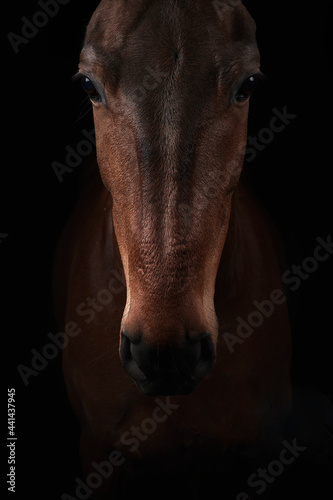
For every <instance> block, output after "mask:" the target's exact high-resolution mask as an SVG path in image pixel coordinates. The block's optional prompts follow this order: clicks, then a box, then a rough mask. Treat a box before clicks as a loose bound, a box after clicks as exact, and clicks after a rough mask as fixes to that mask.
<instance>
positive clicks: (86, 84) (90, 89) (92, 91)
mask: <svg viewBox="0 0 333 500" xmlns="http://www.w3.org/2000/svg"><path fill="white" fill-rule="evenodd" d="M81 85H82V88H83V90H84V91H85V93H86V94H87V95H88V96H89V98H90V99H91V100H92V101H93V102H100V101H101V100H102V99H101V96H100V95H99V93H98V92H97V90H96V88H95V85H94V84H93V82H92V81H91V80H90V78H88V77H87V76H83V78H82V79H81Z"/></svg>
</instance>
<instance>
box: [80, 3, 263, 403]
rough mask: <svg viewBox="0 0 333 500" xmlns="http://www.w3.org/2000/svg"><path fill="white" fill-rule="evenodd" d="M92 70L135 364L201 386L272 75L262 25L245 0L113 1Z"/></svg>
mask: <svg viewBox="0 0 333 500" xmlns="http://www.w3.org/2000/svg"><path fill="white" fill-rule="evenodd" d="M79 74H80V76H81V78H82V85H83V88H84V90H85V91H86V92H87V94H88V95H89V97H90V99H91V101H92V104H93V115H94V123H95V130H96V147H97V160H98V165H99V169H100V173H101V177H102V180H103V182H104V185H105V187H106V188H107V189H108V190H109V191H110V195H111V197H112V216H113V225H114V232H115V236H116V240H117V243H118V246H119V251H120V255H121V259H122V263H123V267H124V272H125V278H126V286H127V299H126V306H125V309H124V313H123V318H122V322H121V331H120V358H121V361H122V364H123V367H124V369H125V370H126V372H127V373H128V374H129V375H130V376H131V377H132V378H133V379H134V380H135V382H136V384H137V386H138V387H139V389H140V390H141V392H142V393H144V394H147V395H155V394H168V395H171V394H188V393H190V392H192V391H193V390H194V388H195V387H196V386H197V384H198V383H199V382H200V381H201V380H202V379H203V378H204V377H205V376H206V375H207V374H208V372H209V371H210V370H211V368H212V366H213V364H214V361H215V356H216V345H217V338H218V324H217V319H216V314H215V309H214V293H215V281H216V276H217V271H218V267H219V263H220V258H221V255H222V250H223V247H224V243H225V239H226V234H227V231H228V224H229V219H230V213H231V200H232V196H233V192H234V190H235V187H236V185H237V182H238V179H239V177H240V173H241V170H242V165H243V160H244V154H245V148H246V137H247V117H248V106H249V97H250V94H251V92H252V91H253V89H254V87H255V85H256V81H257V77H258V75H259V54H258V49H257V45H256V40H255V24H254V22H253V20H252V18H251V17H250V15H249V14H248V12H247V11H246V9H245V8H244V6H243V5H242V4H241V2H240V1H233V2H227V1H226V0H225V1H223V0H219V1H215V2H214V1H213V2H210V1H207V0H196V1H193V0H153V1H152V0H132V1H125V0H103V1H102V2H101V3H100V5H99V6H98V8H97V10H96V11H95V13H94V15H93V17H92V19H91V21H90V23H89V25H88V28H87V33H86V37H85V42H84V47H83V50H82V53H81V58H80V64H79Z"/></svg>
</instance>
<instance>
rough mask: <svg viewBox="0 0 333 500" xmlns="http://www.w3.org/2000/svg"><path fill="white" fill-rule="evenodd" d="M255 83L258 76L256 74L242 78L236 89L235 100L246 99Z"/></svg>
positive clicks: (241, 100)
mask: <svg viewBox="0 0 333 500" xmlns="http://www.w3.org/2000/svg"><path fill="white" fill-rule="evenodd" d="M257 83H258V77H257V76H256V75H252V76H249V77H248V78H246V80H244V82H243V83H242V85H241V86H240V87H239V89H238V90H237V93H236V96H235V100H236V101H238V102H243V101H246V100H247V99H248V98H249V97H250V95H251V94H252V92H253V91H254V89H255V88H256V86H257Z"/></svg>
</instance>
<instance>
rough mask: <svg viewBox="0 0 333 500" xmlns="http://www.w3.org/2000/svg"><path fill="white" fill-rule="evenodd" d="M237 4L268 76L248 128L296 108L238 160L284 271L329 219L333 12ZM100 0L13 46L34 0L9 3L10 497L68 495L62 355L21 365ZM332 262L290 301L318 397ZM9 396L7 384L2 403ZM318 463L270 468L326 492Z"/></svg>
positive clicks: (45, 320) (67, 11) (4, 222)
mask: <svg viewBox="0 0 333 500" xmlns="http://www.w3.org/2000/svg"><path fill="white" fill-rule="evenodd" d="M245 4H246V6H247V8H248V10H249V11H250V13H251V14H252V16H253V17H254V19H255V20H256V22H257V30H258V43H259V49H260V51H261V56H262V71H263V72H264V73H265V74H266V75H267V77H268V79H267V81H266V82H265V83H264V84H263V85H262V86H261V87H260V89H259V90H258V91H257V92H256V93H255V95H254V96H253V99H252V102H251V110H250V116H249V135H252V136H256V135H257V134H258V132H259V131H260V130H261V129H263V128H265V127H268V126H269V122H270V119H271V118H272V116H273V111H272V110H273V109H274V108H277V109H278V110H282V109H283V108H284V107H285V106H286V107H287V110H288V112H289V113H292V114H295V115H297V118H295V119H294V120H292V121H291V123H290V125H288V126H287V127H286V128H285V130H284V131H282V132H280V133H276V134H275V136H274V139H273V140H272V142H271V143H270V144H267V146H266V147H265V149H264V150H263V151H261V152H258V154H257V156H256V159H255V161H253V162H251V163H250V164H248V165H246V166H245V168H246V169H247V172H248V174H249V176H250V178H251V180H252V184H253V188H254V190H255V192H256V194H257V196H258V197H259V198H260V199H261V200H262V202H263V204H264V205H265V206H266V207H267V209H268V211H269V212H270V214H271V215H272V217H273V219H274V220H275V223H276V225H277V227H278V229H279V231H280V234H281V236H282V239H283V242H284V245H285V249H286V258H287V266H288V268H289V267H290V266H292V265H293V264H301V263H302V261H303V260H304V258H305V257H309V256H312V255H313V251H314V248H315V247H316V245H317V243H316V238H317V237H322V238H323V239H324V240H326V239H327V236H328V235H329V234H330V233H332V229H333V228H332V194H331V192H332V189H331V183H332V172H331V171H332V159H331V143H332V98H331V93H332V92H331V87H330V85H331V81H332V79H331V73H332V62H331V60H330V59H329V53H328V47H327V45H326V42H327V40H326V38H327V37H328V24H327V19H328V8H327V6H326V5H325V4H324V3H323V2H320V3H313V2H308V3H304V2H293V3H292V7H291V2H288V1H286V0H283V1H279V2H255V1H247V2H245ZM97 5H98V1H87V2H82V1H79V0H71V1H70V2H69V3H68V4H67V5H63V6H60V8H59V13H58V14H57V15H56V16H55V17H54V18H53V19H50V20H49V21H48V23H47V25H46V26H45V27H42V28H40V29H39V32H38V33H37V34H36V36H34V37H33V38H32V39H31V40H30V41H29V43H27V44H26V45H24V44H22V45H20V46H19V52H18V54H15V52H14V50H13V48H12V47H11V45H10V43H9V41H8V39H7V36H6V35H7V34H8V33H9V32H14V33H16V34H21V29H22V24H23V22H22V20H21V18H22V16H26V17H27V18H28V19H31V18H32V17H33V15H34V14H35V13H36V12H37V11H38V10H41V9H40V7H39V6H38V3H37V1H33V0H27V1H25V2H22V1H21V2H12V3H11V4H10V6H7V7H6V9H5V16H4V18H5V27H4V31H3V38H2V40H3V44H4V55H5V57H4V59H3V61H2V75H3V76H2V84H3V90H2V105H3V106H2V107H3V108H4V109H5V115H4V114H2V116H4V120H3V126H2V131H1V136H2V138H4V140H3V141H2V162H1V164H2V165H1V185H0V189H1V197H0V202H1V223H0V233H1V234H2V235H7V236H6V237H4V236H3V237H2V238H1V240H0V241H1V243H0V265H1V283H2V285H3V287H2V290H3V295H2V297H3V298H2V300H1V305H2V316H1V317H2V326H1V329H2V338H4V339H6V342H5V347H4V348H3V349H2V357H3V366H4V372H5V378H6V386H7V387H15V389H16V400H17V403H16V404H17V416H16V432H17V437H18V440H17V446H16V453H17V468H16V471H17V494H16V498H19V499H23V498H26V497H27V496H33V498H35V499H37V498H38V499H39V498H43V499H46V498H48V499H53V498H55V499H56V498H60V495H61V494H62V493H64V492H65V491H68V492H73V491H72V490H73V484H74V480H75V478H76V476H77V475H78V474H79V470H78V460H77V440H78V434H79V431H78V428H77V425H76V421H75V418H74V416H73V415H72V412H71V409H70V407H69V404H68V402H67V399H66V395H65V391H64V387H63V381H62V376H61V362H60V356H58V357H57V358H56V359H54V360H52V361H50V362H49V365H48V367H47V368H46V369H45V370H43V371H42V372H41V373H40V374H39V375H38V376H36V377H31V378H30V379H29V382H30V383H29V385H28V386H27V387H25V385H24V384H23V382H22V379H21V378H20V376H19V375H18V372H17V365H18V364H24V365H27V366H29V365H30V362H31V357H32V355H31V352H30V351H31V349H33V348H36V349H37V350H38V351H39V352H41V351H42V348H43V347H44V345H45V344H46V343H47V342H48V339H47V334H48V333H49V332H53V333H56V332H57V331H58V329H57V326H56V324H55V321H54V317H53V310H52V300H51V271H52V261H53V255H54V251H55V247H56V244H57V241H58V239H59V236H60V234H61V230H62V228H63V226H64V224H65V222H66V220H67V218H68V216H69V214H70V212H71V209H72V207H73V205H74V203H75V200H76V193H77V185H78V180H79V175H80V171H82V167H81V166H80V167H78V168H76V169H75V170H74V171H73V172H72V173H70V174H65V175H64V178H63V182H62V183H60V182H59V181H58V179H57V177H56V175H55V173H54V171H53V169H52V167H51V164H52V162H54V161H59V162H61V163H65V156H66V151H65V147H66V146H67V145H70V146H72V147H74V148H75V146H76V144H77V143H78V142H79V141H81V140H82V139H83V137H82V131H83V130H84V129H87V130H91V129H92V127H93V123H92V114H91V112H90V111H89V109H90V108H89V105H88V106H87V102H86V99H85V97H84V95H83V94H82V92H81V89H80V88H79V87H78V85H77V84H73V83H72V81H71V77H72V75H73V74H74V73H75V72H76V69H77V62H78V57H79V53H80V49H81V44H82V40H83V37H84V32H85V27H86V25H87V23H88V21H89V18H90V16H91V14H92V13H93V11H94V9H95V8H96V6H97ZM332 261H333V258H332V257H331V258H330V260H328V261H326V262H323V263H321V264H320V266H319V269H318V270H317V271H316V272H315V273H313V274H312V275H311V276H310V277H309V279H307V280H303V281H302V284H301V286H300V288H299V289H298V290H297V291H295V292H293V293H292V294H290V302H289V304H290V316H291V321H292V327H293V339H294V359H293V366H292V374H293V383H294V387H295V391H296V392H297V394H300V393H301V394H303V395H304V394H305V395H306V396H305V399H307V400H308V399H310V400H313V398H314V399H315V400H317V399H318V397H319V399H320V397H322V396H323V395H326V399H325V401H326V403H327V402H329V398H332V369H331V367H332V352H331V342H330V340H331V337H332V333H333V328H332V318H331V311H332V306H333V301H332V298H333V297H332V287H331V283H332ZM5 394H6V387H5V388H4V389H3V399H5ZM302 398H303V396H302ZM302 398H301V399H302ZM316 398H317V399H316ZM331 400H332V399H331ZM326 403H325V404H326ZM319 406H320V405H319ZM324 406H325V405H324ZM330 412H331V413H330ZM315 413H316V412H315ZM317 413H318V412H317ZM322 413H324V414H322ZM329 418H330V419H331V420H332V406H331V407H330V408H329V407H328V409H327V408H326V410H325V411H322V410H320V411H319V414H318V415H317V417H316V418H315V419H314V420H313V423H312V427H313V430H314V432H315V434H316V436H317V435H318V436H319V437H318V443H319V446H321V443H322V442H323V443H324V445H323V446H324V447H325V446H328V443H329V439H332V435H330V436H329V432H328V430H327V429H328V427H327V425H328V424H327V422H328V420H329ZM4 426H5V424H4ZM4 428H5V427H4ZM322 436H325V437H324V438H322ZM321 440H322V441H321ZM4 448H5V444H4ZM6 456H7V455H6V453H5V459H6ZM325 456H326V457H327V456H328V455H325ZM325 460H326V459H324V461H325ZM318 463H319V465H317V466H316V465H314V464H313V463H312V462H311V461H310V465H309V464H306V465H305V466H304V469H302V466H303V465H301V464H299V465H298V466H295V467H294V468H293V469H292V471H291V472H290V471H288V474H286V475H284V476H283V477H281V478H278V479H277V481H276V483H278V484H277V485H275V487H276V488H280V491H281V497H277V498H282V497H284V498H293V497H294V496H298V493H299V492H300V490H299V489H297V488H301V483H302V481H303V480H304V481H305V483H304V484H305V485H307V484H308V483H307V481H308V482H309V481H310V483H309V484H310V485H311V488H312V490H311V489H310V490H309V491H310V492H312V494H313V495H315V496H314V497H316V498H321V497H320V495H319V494H318V495H317V493H318V491H319V490H318V489H317V488H319V487H320V485H322V482H323V477H326V476H325V472H323V471H324V466H323V464H322V461H320V460H319V462H318ZM326 464H328V459H327V460H326V462H325V465H326ZM4 470H7V465H6V467H5V468H4ZM293 474H294V475H295V478H296V479H294V481H293ZM287 476H288V481H291V483H287ZM295 483H297V485H296V484H295ZM289 484H292V489H290V486H289ZM309 487H310V486H309ZM306 488H308V486H307V487H306ZM306 488H304V489H305V490H306ZM270 491H273V486H272V487H271V490H270ZM292 492H294V493H292ZM289 495H290V496H289ZM316 495H317V496H316ZM157 496H158V495H157ZM263 496H264V495H262V497H263Z"/></svg>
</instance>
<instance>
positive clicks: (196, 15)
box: [85, 0, 255, 57]
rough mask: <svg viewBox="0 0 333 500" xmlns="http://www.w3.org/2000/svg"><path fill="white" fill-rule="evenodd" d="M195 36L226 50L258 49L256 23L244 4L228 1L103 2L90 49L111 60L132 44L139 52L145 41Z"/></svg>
mask: <svg viewBox="0 0 333 500" xmlns="http://www.w3.org/2000/svg"><path fill="white" fill-rule="evenodd" d="M193 37H195V38H196V39H202V40H205V41H206V42H208V41H209V40H210V42H213V45H214V42H215V43H216V44H217V45H219V44H220V48H221V47H222V46H223V45H224V44H225V43H226V42H238V43H239V42H244V43H247V44H253V43H255V24H254V21H253V19H252V18H251V16H250V15H249V14H248V12H247V10H246V9H245V7H244V6H243V5H242V3H241V0H239V1H234V2H233V3H232V4H230V2H228V1H227V0H218V1H207V0H102V2H101V3H100V4H99V6H98V7H97V9H96V11H95V12H94V15H93V16H92V18H91V20H90V23H89V25H88V28H87V33H86V39H85V45H88V46H91V47H93V48H94V49H95V51H96V52H99V54H100V55H104V56H106V57H107V56H108V54H109V53H110V51H111V52H112V53H116V52H118V53H119V52H120V51H121V49H123V47H124V46H125V45H126V44H127V43H128V41H129V40H130V41H132V43H134V44H137V47H138V48H139V45H140V42H142V43H144V42H145V41H146V42H147V44H148V43H149V44H151V43H152V41H153V40H155V42H156V43H157V44H158V45H160V44H161V43H163V42H164V43H170V41H173V42H174V43H176V42H177V41H178V43H179V44H181V43H184V42H188V41H193ZM212 39H213V40H212ZM138 44H139V45H138ZM203 49H204V50H205V49H206V47H205V44H204V47H203Z"/></svg>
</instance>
